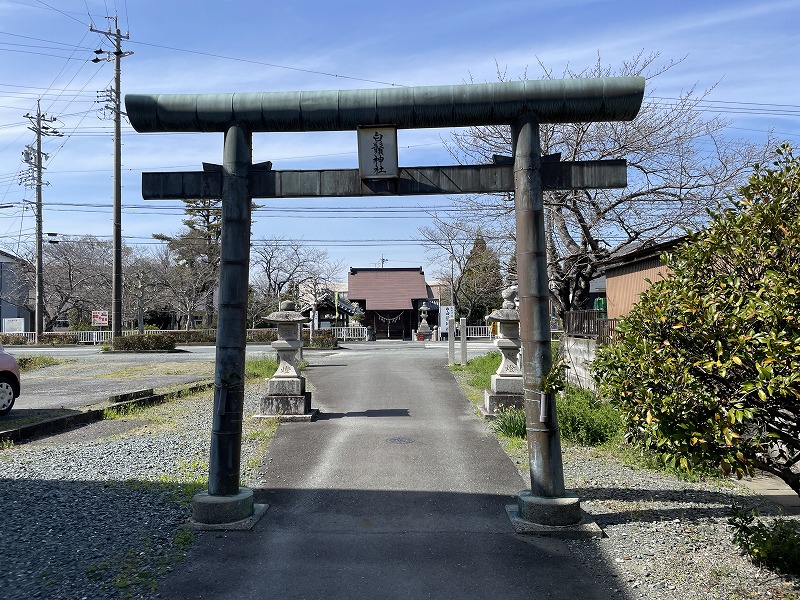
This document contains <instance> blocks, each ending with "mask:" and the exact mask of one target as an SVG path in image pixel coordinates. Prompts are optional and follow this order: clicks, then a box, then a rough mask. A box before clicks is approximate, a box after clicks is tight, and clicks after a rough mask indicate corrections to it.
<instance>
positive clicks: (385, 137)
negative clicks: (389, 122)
mask: <svg viewBox="0 0 800 600" xmlns="http://www.w3.org/2000/svg"><path fill="white" fill-rule="evenodd" d="M398 174H399V171H398V167H397V128H396V127H389V126H379V127H359V129H358V175H359V177H361V179H391V178H395V177H397V176H398Z"/></svg>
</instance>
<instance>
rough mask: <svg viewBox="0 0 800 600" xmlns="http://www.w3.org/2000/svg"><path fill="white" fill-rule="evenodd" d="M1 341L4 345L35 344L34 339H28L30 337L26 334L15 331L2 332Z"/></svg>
mask: <svg viewBox="0 0 800 600" xmlns="http://www.w3.org/2000/svg"><path fill="white" fill-rule="evenodd" d="M0 343H2V344H3V346H28V345H30V344H33V342H32V341H30V342H29V341H28V338H27V337H25V336H24V335H15V334H13V333H0Z"/></svg>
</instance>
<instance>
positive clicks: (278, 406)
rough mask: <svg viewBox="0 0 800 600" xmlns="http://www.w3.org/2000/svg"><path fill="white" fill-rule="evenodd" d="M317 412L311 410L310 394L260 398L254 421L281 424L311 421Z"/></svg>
mask: <svg viewBox="0 0 800 600" xmlns="http://www.w3.org/2000/svg"><path fill="white" fill-rule="evenodd" d="M318 412H319V410H317V409H316V408H314V409H312V408H311V392H305V393H303V394H302V395H297V396H271V395H269V394H267V395H266V396H263V397H262V398H261V406H260V408H259V411H258V414H257V415H253V418H254V419H278V420H279V421H280V422H281V423H288V422H295V421H313V420H314V418H315V417H316V416H317V413H318Z"/></svg>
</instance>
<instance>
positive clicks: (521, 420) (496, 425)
mask: <svg viewBox="0 0 800 600" xmlns="http://www.w3.org/2000/svg"><path fill="white" fill-rule="evenodd" d="M490 427H491V429H492V431H494V432H495V433H499V434H500V435H504V436H506V437H512V438H513V437H517V438H523V439H524V438H526V437H528V434H527V431H526V430H525V411H524V410H522V409H521V408H501V409H500V411H498V413H497V416H496V417H495V419H494V421H492V423H491V425H490Z"/></svg>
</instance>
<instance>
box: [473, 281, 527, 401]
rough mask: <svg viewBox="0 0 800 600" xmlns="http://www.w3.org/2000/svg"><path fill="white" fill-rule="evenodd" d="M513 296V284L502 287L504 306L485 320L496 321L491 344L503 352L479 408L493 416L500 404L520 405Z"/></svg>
mask: <svg viewBox="0 0 800 600" xmlns="http://www.w3.org/2000/svg"><path fill="white" fill-rule="evenodd" d="M516 297H517V287H516V286H511V287H509V288H506V289H505V290H503V307H502V308H501V309H500V310H496V311H494V312H493V313H492V314H490V315H489V316H488V317H486V322H487V323H489V324H491V323H497V329H498V335H497V339H495V341H494V344H495V346H497V349H498V350H499V351H500V353H501V354H502V355H503V360H502V361H501V363H500V366H499V367H498V368H497V371H496V372H495V374H494V375H492V389H491V390H486V392H485V394H484V406H483V408H482V409H481V412H482V413H483V414H484V416H494V415H495V414H497V411H498V410H499V409H501V408H506V407H509V408H510V407H514V408H522V406H523V398H524V392H523V389H522V371H521V370H520V366H519V350H520V347H521V345H522V342H521V341H520V339H519V310H517V308H516V303H515V302H514V300H515V298H516Z"/></svg>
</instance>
